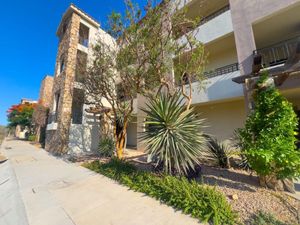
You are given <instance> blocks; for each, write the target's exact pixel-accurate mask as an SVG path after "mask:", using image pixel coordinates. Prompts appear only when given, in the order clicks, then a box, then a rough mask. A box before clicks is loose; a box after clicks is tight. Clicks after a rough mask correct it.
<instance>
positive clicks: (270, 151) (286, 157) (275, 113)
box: [239, 74, 300, 179]
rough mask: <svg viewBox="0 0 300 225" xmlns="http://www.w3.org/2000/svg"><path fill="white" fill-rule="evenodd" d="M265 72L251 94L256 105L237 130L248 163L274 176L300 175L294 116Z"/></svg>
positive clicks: (283, 177) (266, 174) (281, 177)
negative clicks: (243, 125)
mask: <svg viewBox="0 0 300 225" xmlns="http://www.w3.org/2000/svg"><path fill="white" fill-rule="evenodd" d="M269 80H270V79H268V75H267V74H264V75H262V77H261V78H260V79H259V80H258V82H257V84H256V89H255V90H254V93H253V100H254V105H255V108H254V110H253V111H252V112H251V113H250V115H249V116H248V118H247V121H246V124H245V128H243V129H240V130H239V136H240V143H241V147H242V150H243V151H244V153H245V155H246V157H247V159H248V162H249V164H250V166H251V168H252V169H254V170H255V171H256V172H257V173H258V175H260V176H262V177H265V176H271V177H275V179H285V178H295V177H299V176H300V152H299V151H297V150H296V146H295V142H296V138H295V134H296V129H297V124H298V119H297V116H296V114H295V112H294V110H293V107H292V104H291V103H289V102H288V101H287V100H286V99H285V98H284V97H283V96H282V95H281V94H280V93H279V91H278V90H277V89H276V88H275V87H274V86H273V85H269V84H268V81H269Z"/></svg>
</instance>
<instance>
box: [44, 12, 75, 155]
mask: <svg viewBox="0 0 300 225" xmlns="http://www.w3.org/2000/svg"><path fill="white" fill-rule="evenodd" d="M79 26H80V16H79V15H78V14H76V13H72V15H71V16H70V17H69V25H68V28H67V30H66V32H65V34H64V36H63V38H62V40H61V42H60V44H59V48H58V54H57V58H56V68H55V71H56V76H55V77H54V85H53V91H52V93H53V95H52V100H51V101H52V102H51V107H50V112H51V111H53V103H54V96H55V94H56V93H58V92H60V100H59V105H58V111H57V124H58V127H57V129H56V130H48V131H47V132H46V146H45V149H46V150H47V151H50V152H53V153H57V154H64V153H67V151H68V149H67V147H68V138H69V129H70V124H71V113H72V93H73V84H74V77H75V68H76V54H77V46H78V33H79ZM62 55H64V61H65V69H64V71H63V72H62V73H61V74H57V73H58V72H57V71H58V67H59V65H60V60H61V56H62Z"/></svg>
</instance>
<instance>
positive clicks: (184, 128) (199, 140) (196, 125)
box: [141, 93, 206, 175]
mask: <svg viewBox="0 0 300 225" xmlns="http://www.w3.org/2000/svg"><path fill="white" fill-rule="evenodd" d="M182 101H183V99H182V97H181V96H180V94H178V93H176V94H174V95H173V96H169V95H168V94H164V93H162V94H160V95H159V96H158V97H157V98H154V99H152V100H149V102H148V104H147V108H145V109H142V110H143V111H144V112H145V113H146V122H145V124H146V129H145V132H144V133H143V134H142V135H141V139H142V140H143V141H145V145H146V151H147V153H148V154H149V155H150V157H151V159H152V160H154V161H155V162H156V166H158V165H161V166H162V167H163V170H164V172H167V173H169V174H174V173H176V174H179V175H188V173H189V172H190V171H191V170H195V166H196V165H199V158H200V157H201V153H202V151H203V150H204V149H205V148H206V138H205V137H204V136H203V132H202V131H201V128H203V127H204V120H203V119H200V118H199V115H198V114H196V113H195V112H194V110H193V108H191V109H188V110H187V109H186V107H185V106H184V105H183V102H182Z"/></svg>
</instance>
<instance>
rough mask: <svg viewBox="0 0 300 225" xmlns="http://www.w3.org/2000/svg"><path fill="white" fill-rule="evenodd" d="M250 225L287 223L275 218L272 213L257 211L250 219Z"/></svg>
mask: <svg viewBox="0 0 300 225" xmlns="http://www.w3.org/2000/svg"><path fill="white" fill-rule="evenodd" d="M251 224H252V225H289V224H287V223H284V222H281V221H279V220H277V219H276V218H275V217H274V216H273V215H272V214H270V213H265V212H263V211H260V212H258V214H257V215H255V216H254V218H253V219H252V220H251Z"/></svg>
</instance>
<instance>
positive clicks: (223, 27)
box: [46, 0, 300, 153]
mask: <svg viewBox="0 0 300 225" xmlns="http://www.w3.org/2000/svg"><path fill="white" fill-rule="evenodd" d="M180 1H181V6H182V7H186V9H187V15H188V16H189V17H191V18H194V17H201V18H202V19H201V21H200V23H199V26H198V27H197V28H196V29H195V30H193V31H191V32H195V34H196V38H197V39H198V40H199V41H201V42H202V43H203V44H204V45H205V49H206V52H208V63H207V65H206V71H205V76H206V81H205V88H204V89H203V90H200V91H199V89H198V88H197V86H198V84H197V82H195V83H193V84H192V86H193V87H192V88H193V102H192V105H193V106H194V107H195V109H196V111H198V112H199V113H201V116H202V117H203V118H206V123H207V125H208V127H207V128H205V132H206V133H209V134H211V135H214V136H215V137H216V138H218V139H219V140H228V139H230V138H231V137H232V136H233V133H234V130H235V129H237V128H240V127H243V126H244V123H245V119H246V115H247V113H248V109H249V103H250V102H249V101H248V98H245V96H247V85H245V82H246V83H247V79H248V78H250V77H253V76H255V74H256V75H257V74H258V73H259V70H260V67H259V66H260V65H262V66H263V67H264V69H267V70H269V71H270V74H271V75H272V76H274V77H276V78H280V77H283V78H287V77H288V78H287V79H283V80H282V82H281V83H280V85H279V86H278V87H279V88H280V90H281V92H282V94H283V95H284V96H285V97H286V98H287V99H288V100H289V101H290V102H292V104H293V105H294V108H295V111H296V112H297V113H298V114H299V112H300V64H299V60H300V57H299V53H300V45H299V43H300V14H299V11H300V0H251V1H250V0H249V1H245V0H180ZM97 34H98V35H99V34H100V35H107V34H105V32H104V31H102V30H101V29H100V28H99V23H97V22H96V21H95V20H93V19H92V18H91V17H90V16H88V15H87V14H86V13H84V12H82V11H81V10H80V9H78V8H76V7H75V6H74V5H71V6H70V7H69V9H68V10H67V12H66V13H65V14H64V16H63V18H62V22H61V24H60V26H59V28H58V32H57V35H58V37H59V38H60V40H61V41H60V44H59V49H58V55H57V63H56V75H55V78H54V87H53V102H52V114H51V115H50V117H49V124H48V127H47V143H46V149H48V150H52V151H57V150H55V149H64V151H65V149H69V151H71V152H75V153H76V152H88V151H93V150H95V149H96V148H97V143H98V139H99V135H100V134H99V122H98V121H97V117H96V115H92V114H88V113H86V112H85V110H84V109H85V106H84V103H83V100H80V99H83V98H82V97H80V95H81V96H82V93H83V91H82V90H81V89H80V88H79V87H80V84H78V82H77V81H78V79H79V77H80V76H76V74H78V73H77V72H76V57H77V56H78V55H80V54H86V58H87V61H88V58H89V52H90V48H89V44H90V43H92V42H93V40H94V39H95V37H96V35H97ZM107 40H108V42H114V41H113V40H112V38H111V37H109V36H108V35H107ZM76 79H77V80H76ZM283 81H284V82H283ZM79 83H80V82H79ZM80 93H81V94H80ZM75 96H76V98H75ZM78 96H79V97H78ZM74 99H77V100H76V102H75V101H74ZM78 99H79V100H78ZM144 103H145V99H144V98H143V97H142V96H137V98H136V100H135V102H134V105H135V110H134V117H133V120H132V121H131V122H130V124H129V127H128V130H127V133H128V134H127V147H128V148H137V149H139V150H143V144H142V143H141V142H139V139H138V133H140V132H142V131H143V126H142V124H143V121H144V119H145V115H144V114H143V113H142V111H141V110H140V108H141V107H143V106H144ZM62 135H67V136H68V142H67V143H63V142H61V140H62ZM53 146H58V147H57V148H56V147H53ZM66 146H67V147H66Z"/></svg>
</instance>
